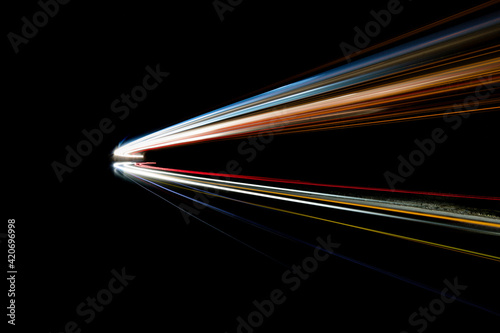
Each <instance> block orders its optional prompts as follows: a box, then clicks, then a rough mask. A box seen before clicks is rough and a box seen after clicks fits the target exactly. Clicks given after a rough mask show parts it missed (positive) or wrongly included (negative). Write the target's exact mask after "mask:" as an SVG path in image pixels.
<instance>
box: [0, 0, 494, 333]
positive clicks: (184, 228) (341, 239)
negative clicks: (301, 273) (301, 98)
mask: <svg viewBox="0 0 500 333" xmlns="http://www.w3.org/2000/svg"><path fill="white" fill-rule="evenodd" d="M474 4H475V3H474V2H468V3H463V4H462V3H460V4H457V3H456V2H440V3H439V6H437V5H436V2H435V1H422V0H419V1H412V2H409V1H406V2H402V5H403V7H404V9H403V11H402V12H401V13H400V14H398V15H396V16H394V17H393V20H392V22H391V24H390V26H388V27H387V28H384V30H382V32H381V33H380V35H379V36H377V37H376V38H374V39H373V41H372V43H373V44H374V43H378V42H381V41H384V40H387V39H389V38H391V37H394V36H397V35H399V34H401V33H403V32H407V31H410V30H412V29H415V28H416V27H419V26H422V25H424V24H426V23H430V22H433V21H435V20H436V19H440V18H443V17H446V16H448V15H450V14H452V13H455V12H458V11H460V9H463V8H468V7H471V6H472V5H474ZM386 5H387V1H370V2H367V3H363V2H357V1H356V2H355V1H351V2H338V3H335V4H333V5H332V4H331V3H328V4H327V2H324V1H323V2H322V1H308V2H290V1H273V2H272V3H270V2H269V1H258V0H246V1H243V3H242V4H241V5H239V6H237V7H236V8H235V9H234V11H233V12H228V13H226V14H225V20H224V21H223V22H221V21H220V20H219V18H218V16H217V13H216V11H215V10H214V8H213V6H212V2H211V1H197V2H175V3H168V2H165V3H160V2H154V1H141V2H114V3H113V2H106V4H103V3H102V2H91V1H85V2H81V1H72V2H70V3H69V4H67V5H62V6H61V8H60V11H59V13H58V14H57V15H56V16H55V17H54V18H51V19H50V21H49V23H48V24H47V26H45V27H43V28H41V29H40V31H39V33H38V34H37V36H35V37H34V38H33V39H31V40H30V41H29V43H28V44H27V45H21V46H20V52H19V53H18V54H14V52H13V50H12V47H11V45H10V43H9V42H8V39H7V38H4V46H5V47H4V54H6V57H5V60H4V64H5V66H6V69H7V72H8V76H7V77H6V83H5V85H4V92H5V95H6V97H7V103H5V102H4V112H3V114H4V119H5V120H4V122H3V124H4V128H5V130H4V133H5V137H4V147H5V148H6V152H4V154H5V155H4V165H5V170H6V172H5V173H4V178H5V179H6V181H7V187H6V188H4V191H5V192H6V194H5V196H6V198H7V202H6V203H5V204H4V205H5V206H6V209H5V212H6V215H7V217H6V218H15V219H16V223H17V246H18V250H17V251H18V252H17V253H18V256H17V265H18V271H19V274H18V280H17V288H18V295H17V303H18V308H17V324H18V325H17V327H16V328H18V329H20V330H22V331H25V330H26V329H27V328H35V329H37V331H41V332H60V331H63V329H64V325H65V324H66V323H67V322H68V321H73V320H74V321H76V322H77V323H79V324H80V328H81V329H82V332H100V331H124V330H131V329H132V327H134V329H139V330H141V331H148V330H151V331H152V330H164V331H168V330H173V329H176V328H177V329H178V330H182V331H185V332H196V331H202V330H203V331H209V332H226V331H227V332H235V331H236V327H237V322H236V318H237V317H238V316H243V317H245V316H247V314H248V313H249V312H251V311H253V305H252V301H253V300H254V299H257V300H263V299H266V298H268V297H269V293H270V292H271V290H273V289H276V288H281V289H286V286H285V285H284V284H283V282H282V281H281V274H282V273H283V272H284V271H285V270H286V268H284V267H283V266H280V265H279V264H276V263H275V262H274V261H272V260H269V259H268V258H266V257H264V256H262V255H260V254H258V253H256V252H254V251H252V250H250V249H249V248H247V247H245V246H242V245H241V244H239V243H237V242H235V241H234V240H233V239H230V238H228V237H226V236H224V235H222V234H221V233H219V232H217V231H215V230H213V229H212V228H210V227H208V226H206V225H204V224H202V223H199V222H197V221H195V220H193V221H192V222H191V223H190V224H189V225H186V223H185V221H184V220H183V218H182V216H181V214H180V213H179V211H178V209H177V208H176V207H173V206H171V205H169V204H168V203H166V202H165V201H162V200H161V199H159V198H157V197H156V196H154V195H152V194H150V193H148V192H147V191H145V190H144V189H142V188H140V187H139V186H136V185H134V184H131V183H129V182H126V181H124V180H123V179H121V178H119V177H116V176H115V175H114V174H113V170H112V168H111V160H110V154H111V152H112V150H113V149H114V147H116V146H117V145H118V143H119V142H120V141H122V140H123V139H124V138H126V137H135V136H140V135H143V134H144V133H148V132H151V131H154V130H158V129H161V128H164V127H166V126H169V125H172V124H176V123H177V122H179V121H182V120H185V119H189V118H191V117H193V116H196V115H199V114H202V113H205V112H208V111H211V110H213V109H215V108H217V107H221V106H224V105H227V104H229V103H231V102H235V101H238V100H241V99H242V98H244V97H248V96H252V95H254V94H255V93H257V92H263V91H265V90H267V89H270V88H274V87H278V86H279V85H281V84H283V83H287V82H292V81H293V80H295V79H297V78H300V77H304V74H303V73H304V72H306V71H310V73H315V72H317V70H316V71H315V69H316V68H318V67H319V66H322V65H325V64H327V63H329V62H331V61H333V60H336V59H337V58H340V57H342V52H341V50H340V48H339V44H340V43H341V42H343V41H345V42H348V43H352V40H353V37H354V31H353V28H354V27H355V26H363V25H364V24H365V23H366V22H368V21H369V20H371V17H370V14H369V13H370V10H372V9H373V10H379V9H383V8H386ZM5 6H7V5H5ZM8 7H9V8H8V9H5V10H4V16H5V18H4V22H5V23H6V25H5V28H4V29H5V30H4V35H7V33H8V32H10V31H13V32H16V33H19V31H20V28H21V25H22V22H21V20H20V19H21V17H23V16H27V17H31V15H33V13H34V12H36V11H38V10H39V6H38V5H37V3H36V2H35V1H24V2H22V3H16V6H14V5H12V4H9V6H8ZM156 64H160V68H161V69H162V70H163V71H167V72H169V73H170V76H169V77H168V78H166V79H165V81H164V82H163V83H162V84H160V85H159V87H158V88H157V89H155V90H154V91H152V92H150V93H149V94H148V97H147V99H146V100H145V101H144V102H142V103H140V105H139V106H138V107H137V108H136V109H135V110H133V111H132V112H131V114H130V116H129V117H127V118H126V119H124V120H123V121H121V120H119V119H118V118H117V117H116V115H115V114H113V113H112V112H111V109H110V104H111V102H112V101H113V100H115V99H116V98H119V96H120V94H122V93H129V92H130V90H131V89H132V88H133V87H134V86H136V85H138V84H140V83H141V82H142V78H143V77H144V75H145V74H146V71H145V67H146V66H151V67H153V68H154V67H155V66H156ZM103 118H110V119H112V121H113V124H114V125H115V126H116V129H115V130H114V131H113V132H112V133H110V134H108V135H106V136H105V137H104V140H103V142H102V143H101V144H100V145H99V146H98V147H95V148H94V151H93V152H92V154H91V155H90V156H88V157H85V158H84V159H83V161H82V163H81V165H79V166H78V167H76V168H74V171H73V172H72V173H71V174H66V175H65V176H64V181H63V182H62V183H60V182H59V181H58V180H57V177H56V175H55V174H54V171H53V170H52V167H51V163H52V162H53V161H55V160H56V161H60V162H63V161H64V158H65V155H66V152H65V147H66V145H70V146H72V147H75V146H76V144H77V143H78V142H79V141H80V140H82V139H83V136H82V134H81V131H82V130H83V129H88V130H89V129H92V128H96V127H97V126H98V124H99V121H100V120H101V119H103ZM497 124H498V116H495V115H493V114H482V115H476V116H472V117H471V118H470V120H468V121H467V124H466V125H464V126H463V127H462V128H461V129H460V131H457V132H454V133H453V134H454V137H452V138H450V140H448V142H447V143H446V147H445V148H443V151H442V152H439V154H436V155H434V156H432V158H431V159H429V160H428V161H427V162H426V163H425V164H424V165H423V166H422V167H421V168H419V170H418V172H416V174H414V175H413V176H412V177H410V178H409V179H408V181H407V182H405V183H404V186H403V185H401V188H405V189H413V190H439V191H446V192H458V193H470V194H484V195H498V187H496V186H495V185H494V184H495V182H497V181H498V176H497V171H498V170H499V162H498V160H497V159H496V156H497V155H498V148H497V144H496V143H497V142H498V138H499V137H498V134H496V133H495V132H498V131H497V129H496V128H497ZM441 125H442V119H439V120H435V121H427V122H419V123H413V124H400V125H393V126H385V127H382V126H380V127H374V128H358V129H352V130H345V131H335V132H329V133H326V132H325V133H315V134H314V135H305V136H303V137H292V138H287V137H278V136H277V137H275V139H274V141H273V143H271V144H269V145H268V146H266V149H265V150H264V151H262V152H261V153H259V155H258V156H257V158H256V159H255V160H254V161H252V163H245V162H244V158H243V157H242V156H241V155H239V154H238V151H237V147H238V144H239V143H240V142H241V140H236V141H234V142H226V143H223V144H218V145H213V146H212V147H211V146H210V145H199V146H196V145H195V146H190V147H185V148H175V149H173V150H172V152H171V155H169V152H168V151H165V152H164V158H165V159H166V160H167V161H168V160H170V161H171V163H170V162H168V166H171V167H185V168H187V169H193V170H204V171H220V170H222V169H224V167H225V163H226V162H227V161H228V160H231V159H236V160H238V161H240V162H241V163H242V168H243V172H242V173H243V174H249V175H259V176H270V177H282V178H292V179H302V180H310V181H323V182H331V183H337V184H346V185H360V186H374V187H386V184H385V180H384V178H383V172H384V171H386V170H394V169H395V168H396V167H397V163H398V162H397V156H398V155H399V154H401V153H405V152H410V151H411V150H412V149H413V140H414V139H415V138H423V137H428V135H429V133H430V131H431V130H432V129H433V128H435V127H436V126H441ZM183 149H185V150H184V152H183ZM495 192H496V193H495ZM169 200H171V201H172V202H174V203H175V204H179V203H180V202H183V201H182V200H180V199H178V198H175V197H171V198H169ZM213 203H214V205H216V206H221V207H226V208H228V209H229V208H232V209H233V210H236V211H237V212H238V214H240V215H242V216H245V217H248V218H251V219H253V220H254V221H257V222H259V223H262V224H269V225H273V226H275V227H276V228H277V229H280V228H282V229H286V230H288V231H290V232H291V233H293V234H294V235H295V236H298V237H299V238H302V239H305V240H307V241H310V242H313V243H314V239H315V238H316V237H318V236H321V237H323V238H325V237H326V236H327V235H329V234H331V235H332V238H333V239H334V241H336V242H338V243H340V244H342V245H341V247H340V249H341V250H339V252H340V251H341V252H342V253H343V254H345V255H348V256H352V257H353V258H356V259H359V260H362V261H365V262H367V263H370V264H372V265H375V266H378V267H380V268H383V269H387V270H389V271H392V272H395V273H398V274H401V275H404V276H407V277H411V278H412V279H414V280H418V281H420V282H423V283H426V284H428V285H431V286H433V287H435V288H436V289H438V290H441V289H442V288H443V287H444V285H443V280H444V279H445V278H447V279H453V278H454V277H455V276H458V277H459V281H463V283H465V284H467V285H468V286H469V288H468V290H467V291H466V292H465V293H467V294H464V297H465V296H466V297H465V298H467V299H468V300H470V301H473V302H478V303H481V304H483V305H485V306H488V307H492V308H495V306H496V310H497V311H498V310H499V309H498V302H496V300H497V297H498V295H499V293H498V285H497V284H495V282H497V281H498V265H497V264H495V263H493V262H484V260H480V259H475V258H473V257H468V256H465V255H460V254H457V253H451V252H445V251H443V250H439V249H434V248H429V247H424V246H420V245H417V244H413V243H407V242H404V241H398V240H390V239H387V238H386V237H383V236H376V235H373V234H368V235H367V234H366V233H363V232H358V231H353V230H351V229H348V228H341V227H338V226H333V225H331V224H328V223H322V222H319V221H314V220H307V219H305V218H299V217H294V216H289V215H285V214H279V213H275V212H271V211H266V210H258V209H254V208H252V209H248V208H245V207H243V206H237V205H234V206H231V205H230V204H227V203H224V202H223V201H220V200H218V201H214V202H213ZM5 206H4V207H5ZM310 213H313V212H310ZM330 214H332V213H331V212H330ZM335 214H337V213H335ZM199 216H200V218H202V219H203V220H204V221H209V222H210V223H213V224H214V225H215V226H218V227H221V228H222V229H224V228H226V229H225V230H231V232H232V233H233V234H235V235H236V236H238V237H240V238H242V239H244V241H245V242H247V243H249V244H251V245H253V246H256V247H258V248H259V249H261V250H263V251H264V252H266V253H268V254H269V255H271V256H273V257H275V258H277V259H279V260H280V261H282V262H284V263H286V264H287V265H291V264H294V263H300V262H301V260H302V259H303V258H305V257H307V256H310V255H311V254H312V249H311V248H308V247H305V246H302V245H300V244H295V243H292V242H288V241H282V240H279V239H276V237H274V238H273V237H269V236H266V235H265V234H263V233H262V232H256V231H252V229H250V228H248V227H243V226H241V228H240V224H237V223H239V222H234V221H232V220H231V219H229V218H225V217H223V216H221V215H220V214H217V213H215V212H211V211H210V210H208V209H204V210H202V212H201V214H200V215H199ZM329 218H332V219H347V220H349V219H351V220H352V221H356V222H358V221H357V220H356V219H364V220H363V221H362V222H363V223H365V219H366V217H364V216H362V217H360V216H358V215H354V214H352V215H348V214H340V213H338V214H337V215H330V216H329ZM370 221H373V223H384V222H383V221H381V220H380V221H379V220H376V219H372V220H368V222H370ZM360 222H361V221H360ZM368 222H367V223H368ZM420 232H421V233H422V234H426V233H427V232H429V233H431V232H432V233H435V234H432V235H431V236H429V235H427V236H429V238H431V237H436V239H441V240H442V239H443V237H445V239H446V237H448V238H449V239H450V240H452V239H453V240H456V241H461V240H462V238H463V239H464V240H463V242H465V243H468V242H469V241H470V242H472V244H474V242H477V243H478V244H479V243H481V242H482V241H483V238H477V239H476V238H472V237H471V236H469V235H467V234H465V233H460V232H455V231H454V232H450V231H445V232H443V231H439V230H433V229H425V228H423V229H421V231H420ZM440 232H441V234H440ZM438 236H440V237H438ZM467 237H471V238H467ZM494 240H495V239H490V238H487V241H488V242H491V241H494ZM122 267H125V268H126V271H127V273H129V274H131V275H134V276H136V278H135V279H134V280H133V281H132V282H131V283H130V285H129V286H128V287H127V288H125V290H124V291H123V292H122V293H120V294H119V295H117V296H115V298H114V299H113V301H112V303H111V304H109V305H108V306H106V307H105V309H104V310H103V311H102V312H101V313H99V314H98V315H97V317H96V319H95V320H93V321H92V322H91V323H89V324H85V323H83V320H82V318H81V317H79V316H78V315H77V314H76V313H75V308H76V307H77V305H78V304H80V303H81V302H83V301H84V300H85V299H86V298H87V297H88V296H95V295H96V293H97V292H98V291H99V290H101V289H102V288H104V287H106V286H107V283H108V281H109V279H110V278H111V276H112V275H111V273H110V271H111V270H112V269H116V270H121V268H122ZM2 293H3V292H2ZM435 297H436V295H435V294H432V293H430V292H427V291H424V290H422V289H420V288H417V287H415V286H412V285H410V284H407V283H403V282H401V281H398V280H397V279H393V278H389V277H387V276H385V275H383V274H380V273H378V272H374V271H372V270H369V269H366V268H364V267H361V266H359V265H356V264H353V263H349V262H347V261H345V260H342V259H338V258H330V259H329V260H328V261H327V262H325V263H321V264H320V267H319V269H318V271H317V272H315V273H314V274H313V276H312V277H311V278H310V279H309V280H307V281H304V283H303V285H302V286H301V287H300V289H299V290H298V291H296V292H292V293H288V294H287V301H286V303H285V304H283V305H281V306H280V307H278V308H277V309H276V311H275V313H274V314H273V315H272V317H270V318H268V319H266V321H265V322H264V324H263V325H262V326H261V327H259V328H258V329H256V331H259V332H277V331H278V332H283V331H291V330H293V331H295V330H297V331H299V330H302V331H309V332H316V331H320V330H321V331H323V330H325V331H332V332H335V331H338V332H358V331H368V330H380V331H382V330H383V331H386V332H389V331H392V332H400V331H402V330H408V331H409V332H412V331H415V330H414V329H413V328H411V327H409V324H408V316H409V315H410V314H411V313H413V312H414V311H417V310H418V308H419V307H420V306H427V305H428V304H429V302H430V301H431V300H432V299H434V298H435ZM498 323H499V322H498V318H496V317H494V316H492V315H490V314H488V313H486V312H484V311H480V310H477V309H475V308H473V307H470V306H467V305H463V304H459V303H453V304H452V305H449V306H447V308H446V310H445V312H444V314H442V315H441V316H439V317H438V319H437V320H436V321H435V322H434V323H431V324H430V325H429V328H428V329H427V331H428V332H451V331H463V330H462V329H465V327H466V326H467V325H472V324H474V325H476V327H479V328H481V329H478V331H481V332H487V331H488V329H487V328H488V327H494V326H493V325H496V327H498ZM490 331H492V332H493V331H494V330H490Z"/></svg>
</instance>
